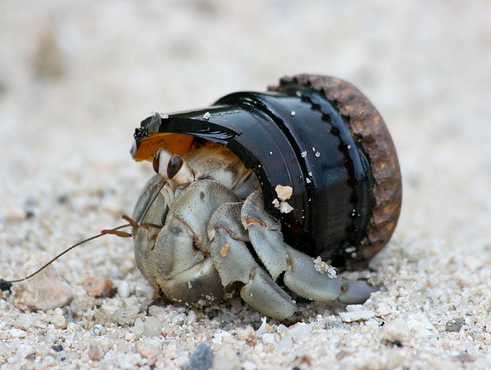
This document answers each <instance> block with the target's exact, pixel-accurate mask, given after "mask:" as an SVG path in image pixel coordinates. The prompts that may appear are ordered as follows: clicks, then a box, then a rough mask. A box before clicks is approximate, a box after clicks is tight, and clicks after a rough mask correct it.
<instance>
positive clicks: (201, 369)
mask: <svg viewBox="0 0 491 370" xmlns="http://www.w3.org/2000/svg"><path fill="white" fill-rule="evenodd" d="M212 364H213V350H212V349H211V348H210V346H209V345H208V344H206V343H200V344H198V346H197V347H196V350H195V351H194V352H193V354H192V355H191V357H190V358H189V361H188V362H186V363H185V364H184V366H183V368H182V369H183V370H208V369H210V368H211V365H212Z"/></svg>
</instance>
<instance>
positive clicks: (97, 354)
mask: <svg viewBox="0 0 491 370" xmlns="http://www.w3.org/2000/svg"><path fill="white" fill-rule="evenodd" d="M87 356H89V358H90V359H91V360H92V361H99V360H100V359H101V350H100V349H99V347H98V346H96V345H93V344H91V345H90V347H89V349H88V350H87Z"/></svg>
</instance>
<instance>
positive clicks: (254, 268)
mask: <svg viewBox="0 0 491 370" xmlns="http://www.w3.org/2000/svg"><path fill="white" fill-rule="evenodd" d="M241 208H242V203H227V204H224V205H222V206H221V207H220V208H219V209H217V211H216V212H215V213H214V215H213V216H212V218H211V220H210V223H209V224H208V237H209V239H210V240H211V241H212V242H211V248H210V253H211V257H212V259H213V264H214V265H215V268H216V269H217V271H218V274H219V275H220V280H221V281H222V284H223V285H224V286H228V285H230V284H232V283H234V282H241V283H243V284H244V286H243V287H242V289H241V290H240V296H241V297H242V299H243V300H244V301H245V302H246V303H247V304H248V305H249V306H251V307H253V308H254V309H256V310H258V311H259V312H262V313H264V314H266V315H268V316H270V317H273V318H277V319H285V318H287V317H290V316H291V315H293V314H294V312H295V311H296V304H295V302H294V301H293V300H292V299H291V298H290V297H289V296H288V294H286V293H285V292H284V291H283V290H282V289H281V288H280V287H279V286H278V285H277V284H276V283H275V282H274V281H273V279H271V277H270V276H269V275H268V274H267V273H266V272H264V271H263V270H262V268H261V267H260V266H259V265H258V264H257V263H256V261H255V260H254V257H253V256H252V254H251V252H250V251H249V249H248V248H247V246H246V244H245V242H246V241H248V235H247V233H246V232H245V230H244V229H243V227H242V225H241V221H240V212H241Z"/></svg>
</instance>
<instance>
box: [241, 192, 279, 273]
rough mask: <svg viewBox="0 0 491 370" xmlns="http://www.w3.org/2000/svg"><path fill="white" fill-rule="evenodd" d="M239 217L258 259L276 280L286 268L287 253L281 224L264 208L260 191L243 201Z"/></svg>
mask: <svg viewBox="0 0 491 370" xmlns="http://www.w3.org/2000/svg"><path fill="white" fill-rule="evenodd" d="M241 219H242V224H243V226H244V228H245V229H246V230H247V231H248V233H249V239H250V241H251V244H252V246H253V247H254V250H255V251H256V253H257V255H258V257H259V259H260V260H261V262H262V263H263V264H264V266H265V267H266V269H267V270H268V272H269V273H270V275H271V277H272V278H273V280H276V279H277V278H278V276H279V275H280V274H281V273H283V272H284V271H285V270H286V269H287V254H286V251H285V248H284V246H283V234H282V233H281V224H280V222H279V221H278V220H277V219H275V218H273V217H271V216H270V215H269V214H268V213H267V212H266V211H265V210H264V201H263V198H262V196H261V193H260V192H258V191H256V192H254V193H252V194H251V195H249V196H248V197H247V199H246V200H245V201H244V205H243V206H242V211H241Z"/></svg>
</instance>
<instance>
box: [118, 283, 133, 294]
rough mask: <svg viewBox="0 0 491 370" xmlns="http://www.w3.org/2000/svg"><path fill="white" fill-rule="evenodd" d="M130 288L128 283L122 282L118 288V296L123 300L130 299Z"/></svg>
mask: <svg viewBox="0 0 491 370" xmlns="http://www.w3.org/2000/svg"><path fill="white" fill-rule="evenodd" d="M130 293H131V292H130V286H129V284H128V282H127V281H124V280H123V281H122V282H121V283H119V286H118V295H119V296H120V297H121V298H128V297H129V296H130Z"/></svg>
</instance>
